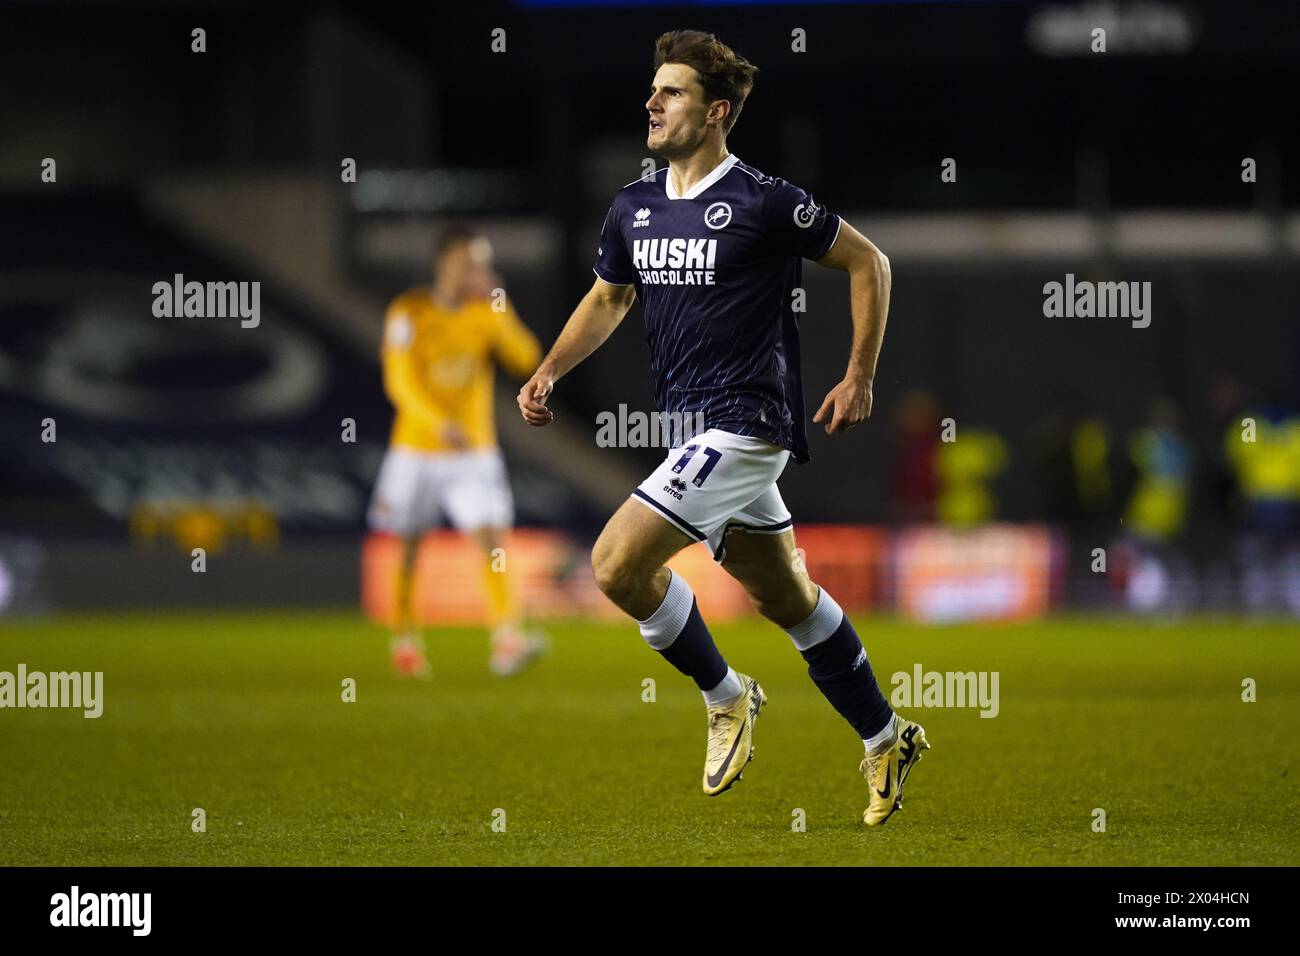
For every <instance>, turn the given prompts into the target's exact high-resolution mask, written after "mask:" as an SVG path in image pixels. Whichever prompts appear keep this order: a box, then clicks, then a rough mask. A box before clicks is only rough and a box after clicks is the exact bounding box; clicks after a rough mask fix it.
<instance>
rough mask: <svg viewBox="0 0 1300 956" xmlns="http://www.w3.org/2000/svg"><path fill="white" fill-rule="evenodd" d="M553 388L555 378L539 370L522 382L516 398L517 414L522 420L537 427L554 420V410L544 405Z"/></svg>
mask: <svg viewBox="0 0 1300 956" xmlns="http://www.w3.org/2000/svg"><path fill="white" fill-rule="evenodd" d="M553 388H555V380H554V379H552V378H551V377H550V376H549V375H545V374H543V373H541V372H538V373H537V374H536V375H534V376H533V377H532V378H530V379H529V380H528V381H527V382H525V383H524V387H523V388H521V389H520V390H519V397H518V399H516V401H518V403H519V414H521V415H523V416H524V421H526V422H527V423H528V424H530V425H537V426H538V427H540V426H542V425H549V424H550V423H551V422H553V421H555V412H553V411H551V410H550V409H549V408H547V407H546V402H547V400H548V399H549V398H550V397H551V390H552V389H553Z"/></svg>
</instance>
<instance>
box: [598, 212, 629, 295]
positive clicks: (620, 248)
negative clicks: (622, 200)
mask: <svg viewBox="0 0 1300 956" xmlns="http://www.w3.org/2000/svg"><path fill="white" fill-rule="evenodd" d="M592 269H593V271H594V272H595V273H596V275H598V276H600V277H601V278H602V279H604V280H605V281H606V282H608V283H610V284H611V285H631V284H632V283H633V282H635V281H636V270H635V269H634V268H632V260H631V259H629V258H628V254H627V244H626V243H625V242H624V241H623V230H622V229H621V228H620V227H619V217H618V202H617V200H616V201H615V202H614V204H613V205H611V206H610V207H609V212H607V213H606V214H605V224H604V225H603V226H602V227H601V229H600V247H599V248H598V249H597V250H596V264H595V265H594V266H593V267H592Z"/></svg>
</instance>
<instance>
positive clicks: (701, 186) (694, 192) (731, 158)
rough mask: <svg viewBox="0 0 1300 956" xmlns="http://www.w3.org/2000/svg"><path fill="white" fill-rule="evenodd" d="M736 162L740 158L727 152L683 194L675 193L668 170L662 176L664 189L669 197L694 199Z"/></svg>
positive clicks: (671, 176)
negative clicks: (723, 157)
mask: <svg viewBox="0 0 1300 956" xmlns="http://www.w3.org/2000/svg"><path fill="white" fill-rule="evenodd" d="M738 162H740V159H739V158H738V157H737V156H736V154H735V153H728V154H727V158H726V159H724V160H723V161H722V162H720V163H718V165H717V166H715V167H713V170H712V171H711V172H710V173H709V174H708V175H707V176H705V177H704V178H703V179H701V180H700V181H699V182H698V183H696V184H695V185H694V186H692V187H691V188H690V189H688V190H687V191H686V195H685V196H679V195H677V190H676V189H674V188H673V174H672V172H671V171H669V172H668V173H667V175H665V176H664V189H665V191H666V193H667V195H668V198H669V199H694V198H695V197H697V196H698V195H700V193H702V192H704V190H706V189H708V188H709V187H710V186H712V185H713V184H714V183H716V182H717V181H718V180H719V179H721V178H722V177H723V176H725V175H727V171H728V170H730V169H731V167H732V166H735V165H736V163H738Z"/></svg>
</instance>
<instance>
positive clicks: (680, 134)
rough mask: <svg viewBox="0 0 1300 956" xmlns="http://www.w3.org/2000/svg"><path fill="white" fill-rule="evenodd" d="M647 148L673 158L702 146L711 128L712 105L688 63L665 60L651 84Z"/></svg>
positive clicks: (698, 77)
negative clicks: (709, 116)
mask: <svg viewBox="0 0 1300 956" xmlns="http://www.w3.org/2000/svg"><path fill="white" fill-rule="evenodd" d="M645 108H646V109H647V110H648V111H649V113H650V117H649V123H650V127H649V132H648V133H647V135H646V148H647V149H649V150H650V151H651V152H653V153H658V154H659V155H660V156H663V157H666V158H668V159H671V158H673V157H675V156H689V155H690V154H691V153H693V152H694V151H695V150H696V149H698V148H699V145H700V143H701V142H702V141H703V139H704V133H705V130H706V129H707V128H708V124H707V122H706V121H707V118H708V114H709V104H708V103H706V102H705V101H704V86H703V85H702V84H701V83H700V75H699V74H698V73H696V72H695V69H694V68H693V67H689V66H687V65H686V64H685V63H665V64H664V65H663V66H661V67H659V70H658V71H657V72H656V73H655V77H654V80H653V81H652V82H651V84H650V99H648V100H646V104H645Z"/></svg>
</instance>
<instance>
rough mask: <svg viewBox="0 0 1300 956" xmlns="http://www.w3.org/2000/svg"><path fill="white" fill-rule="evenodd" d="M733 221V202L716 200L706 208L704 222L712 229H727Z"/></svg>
mask: <svg viewBox="0 0 1300 956" xmlns="http://www.w3.org/2000/svg"><path fill="white" fill-rule="evenodd" d="M729 222H731V204H730V203H725V202H715V203H714V204H713V205H711V206H710V207H709V208H708V209H706V210H704V224H705V225H706V226H708V227H709V228H710V229H725V228H726V226H727V223H729Z"/></svg>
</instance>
